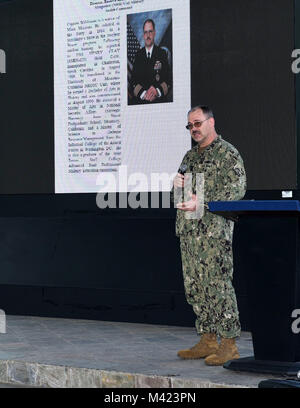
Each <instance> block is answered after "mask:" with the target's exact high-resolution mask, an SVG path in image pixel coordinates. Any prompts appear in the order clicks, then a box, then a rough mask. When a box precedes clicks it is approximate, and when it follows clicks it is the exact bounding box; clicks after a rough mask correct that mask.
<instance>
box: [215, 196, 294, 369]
mask: <svg viewBox="0 0 300 408" xmlns="http://www.w3.org/2000/svg"><path fill="white" fill-rule="evenodd" d="M209 210H210V211H211V212H213V213H215V214H219V215H222V216H224V217H228V218H231V219H239V224H240V225H239V228H242V230H243V234H246V235H245V236H246V239H244V242H242V245H239V243H238V244H237V248H238V249H236V250H238V251H239V253H238V257H236V256H235V258H238V263H237V265H236V266H237V267H238V269H240V268H243V269H242V270H243V272H244V273H245V276H246V290H247V304H248V308H249V311H250V325H251V333H252V341H253V349H254V356H249V357H246V358H239V359H237V360H230V361H228V362H227V363H225V364H224V366H223V367H224V368H227V369H229V370H235V371H247V372H256V373H269V374H275V375H285V376H297V374H298V372H299V373H300V262H299V257H300V234H299V232H300V203H299V201H296V200H280V201H255V200H251V201H247V200H241V201H213V202H210V203H209ZM297 316H298V321H297Z"/></svg>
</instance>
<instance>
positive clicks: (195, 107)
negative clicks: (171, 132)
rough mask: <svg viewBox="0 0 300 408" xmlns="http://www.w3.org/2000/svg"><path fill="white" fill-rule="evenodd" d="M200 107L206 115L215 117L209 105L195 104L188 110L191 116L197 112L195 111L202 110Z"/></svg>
mask: <svg viewBox="0 0 300 408" xmlns="http://www.w3.org/2000/svg"><path fill="white" fill-rule="evenodd" d="M200 109H201V110H202V112H203V114H204V115H206V117H207V118H213V117H214V114H213V111H212V110H211V109H210V107H209V106H207V105H197V106H194V107H193V108H192V109H190V110H189V111H188V114H187V115H188V116H189V114H190V113H192V112H195V111H197V110H200Z"/></svg>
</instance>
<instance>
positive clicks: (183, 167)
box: [178, 164, 188, 176]
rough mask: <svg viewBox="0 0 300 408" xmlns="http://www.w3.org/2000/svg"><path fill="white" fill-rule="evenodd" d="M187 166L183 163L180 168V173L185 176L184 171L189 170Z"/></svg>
mask: <svg viewBox="0 0 300 408" xmlns="http://www.w3.org/2000/svg"><path fill="white" fill-rule="evenodd" d="M187 167H188V166H187V165H186V164H182V165H181V166H180V167H179V169H178V173H179V174H182V175H183V176H184V173H185V172H186V171H187Z"/></svg>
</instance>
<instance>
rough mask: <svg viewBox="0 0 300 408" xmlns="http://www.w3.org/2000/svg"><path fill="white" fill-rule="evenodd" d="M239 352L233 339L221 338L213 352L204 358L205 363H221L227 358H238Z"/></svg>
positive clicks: (213, 364) (216, 364)
mask: <svg viewBox="0 0 300 408" xmlns="http://www.w3.org/2000/svg"><path fill="white" fill-rule="evenodd" d="M239 357H240V355H239V352H238V349H237V346H236V344H235V339H225V338H223V337H222V338H221V344H220V346H219V348H218V350H217V352H216V353H215V354H211V355H210V356H208V357H206V359H205V360H204V361H205V363H206V364H207V365H212V366H218V365H223V364H225V363H226V361H228V360H235V359H236V358H239Z"/></svg>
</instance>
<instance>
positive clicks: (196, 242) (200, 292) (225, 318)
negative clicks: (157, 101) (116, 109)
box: [173, 106, 246, 365]
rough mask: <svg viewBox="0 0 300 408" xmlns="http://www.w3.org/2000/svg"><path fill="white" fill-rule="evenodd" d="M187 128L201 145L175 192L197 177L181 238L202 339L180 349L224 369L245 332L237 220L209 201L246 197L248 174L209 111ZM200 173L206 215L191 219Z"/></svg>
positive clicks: (180, 224)
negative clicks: (237, 272)
mask: <svg viewBox="0 0 300 408" xmlns="http://www.w3.org/2000/svg"><path fill="white" fill-rule="evenodd" d="M187 129H189V131H190V133H191V136H192V138H193V139H194V140H195V141H196V142H197V145H196V146H195V147H193V148H192V149H191V150H189V151H188V152H187V153H186V155H185V156H184V158H183V161H182V163H181V167H182V166H183V165H185V166H186V173H185V175H182V174H179V173H178V174H177V176H176V177H175V179H174V187H173V191H174V192H175V193H178V191H180V190H182V188H184V186H185V182H186V181H187V177H188V176H190V177H191V175H193V182H192V191H191V196H190V199H188V200H186V201H184V202H181V203H179V204H177V208H178V210H177V218H176V235H177V236H179V237H180V247H181V257H182V266H183V277H184V286H185V294H186V298H187V302H188V303H189V304H191V305H192V307H193V310H194V312H195V314H196V316H197V318H196V330H197V333H198V334H199V335H201V339H200V342H199V343H197V344H196V345H195V346H194V347H192V348H191V349H187V350H181V351H179V352H178V356H179V357H181V358H185V359H186V358H205V363H206V364H208V365H223V364H224V363H225V362H226V361H228V360H232V359H235V358H239V353H238V349H237V347H236V344H235V338H236V337H238V336H239V335H240V330H241V329H240V322H239V313H238V309H237V302H236V296H235V291H234V288H233V286H232V278H233V259H232V236H233V227H234V222H233V221H231V220H229V219H226V218H224V217H222V216H220V215H216V214H213V213H211V212H209V211H208V206H207V203H208V202H209V201H230V200H240V199H241V198H243V196H244V194H245V191H246V174H245V169H244V165H243V160H242V158H241V156H240V154H239V152H238V151H237V149H236V148H235V147H233V146H232V145H231V144H230V143H228V142H226V141H225V140H223V139H222V137H221V136H220V135H218V134H217V133H216V131H215V121H214V118H213V113H212V111H211V110H210V109H209V108H208V107H205V106H197V107H195V108H193V109H192V110H191V111H190V112H189V113H188V125H187ZM188 173H190V174H188ZM197 173H202V174H203V176H204V213H203V215H202V217H201V218H199V217H198V218H197V217H194V219H191V218H193V217H187V214H192V213H193V212H195V210H196V207H197V199H198V198H197V196H196V184H195V179H196V177H195V176H196V174H197ZM198 195H199V194H198ZM217 336H219V337H220V339H221V343H220V345H219V343H218V341H217Z"/></svg>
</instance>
